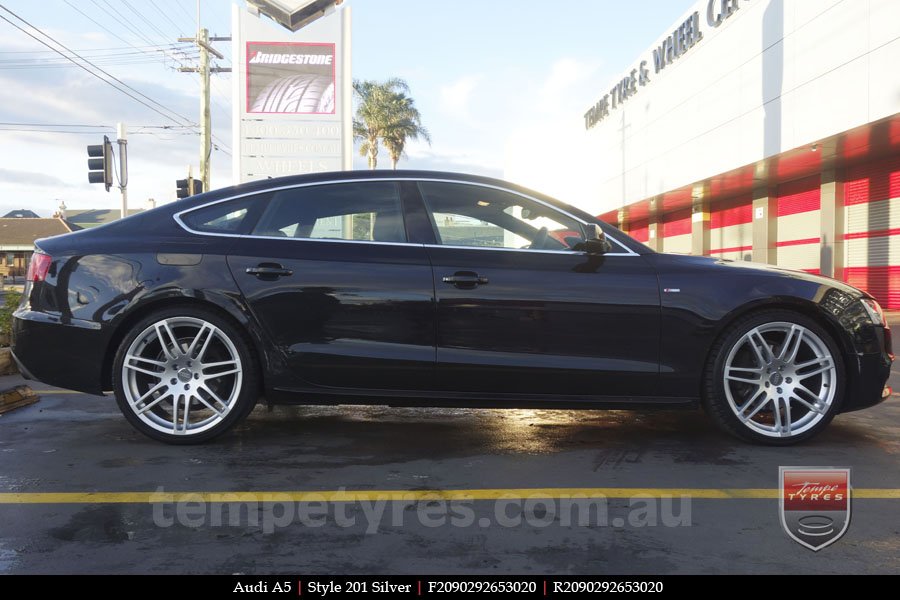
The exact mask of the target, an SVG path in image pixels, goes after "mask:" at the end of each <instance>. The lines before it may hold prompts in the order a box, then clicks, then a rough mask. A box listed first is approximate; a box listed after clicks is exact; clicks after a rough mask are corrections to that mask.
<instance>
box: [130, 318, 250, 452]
mask: <svg viewBox="0 0 900 600" xmlns="http://www.w3.org/2000/svg"><path fill="white" fill-rule="evenodd" d="M258 377H259V376H258V372H257V367H256V364H255V361H254V359H253V354H252V351H251V348H250V344H249V343H248V342H247V340H246V339H245V337H244V335H243V334H242V332H241V331H240V330H239V329H238V328H237V327H235V326H234V325H232V324H231V322H230V321H228V320H227V319H224V318H222V317H221V316H220V315H218V314H217V313H215V312H214V311H211V310H206V309H203V308H198V307H189V306H181V307H171V308H167V309H164V310H160V311H158V312H155V313H153V314H151V315H149V316H147V317H146V318H145V319H142V320H141V321H139V322H138V323H136V324H135V325H134V326H133V327H132V328H131V330H130V331H129V332H128V333H127V334H126V335H125V338H124V339H123V340H122V343H121V344H120V345H119V348H118V351H117V352H116V357H115V361H114V363H113V389H114V390H115V394H116V403H117V404H118V405H119V409H120V410H121V411H122V414H124V415H125V418H126V419H128V422H129V423H131V424H132V425H133V426H134V427H135V429H137V430H138V431H140V432H141V433H143V434H144V435H147V436H148V437H151V438H153V439H155V440H159V441H162V442H166V443H169V444H198V443H202V442H206V441H208V440H210V439H212V438H214V437H216V436H218V435H221V434H222V433H224V432H226V431H228V430H229V429H230V428H231V427H233V426H234V425H235V424H236V423H237V422H239V421H240V420H241V419H243V418H244V417H246V416H247V415H248V414H249V413H250V411H251V410H253V407H254V406H255V405H256V401H257V398H258V396H259V379H258Z"/></svg>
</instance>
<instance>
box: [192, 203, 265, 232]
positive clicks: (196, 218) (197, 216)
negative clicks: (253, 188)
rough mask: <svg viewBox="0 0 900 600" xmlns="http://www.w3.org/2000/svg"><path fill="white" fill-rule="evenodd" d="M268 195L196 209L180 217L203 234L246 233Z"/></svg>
mask: <svg viewBox="0 0 900 600" xmlns="http://www.w3.org/2000/svg"><path fill="white" fill-rule="evenodd" d="M267 196H268V195H267V194H264V195H258V196H247V197H246V198H238V199H237V200H231V201H230V202H221V203H219V204H213V205H212V206H207V207H205V208H198V209H197V210H193V211H191V212H189V213H185V214H183V215H182V216H181V220H182V221H183V222H184V224H185V225H187V226H188V227H189V228H190V229H193V230H194V231H202V232H205V233H232V234H242V233H246V232H247V231H248V230H249V228H250V227H251V226H252V225H253V222H254V221H255V220H256V217H257V216H258V215H259V212H260V211H261V210H262V208H263V206H264V205H265V202H266V197H267Z"/></svg>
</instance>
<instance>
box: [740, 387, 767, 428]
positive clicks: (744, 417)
mask: <svg viewBox="0 0 900 600" xmlns="http://www.w3.org/2000/svg"><path fill="white" fill-rule="evenodd" d="M768 402H769V398H768V396H767V395H766V393H765V391H763V390H759V391H757V392H756V393H755V394H753V396H752V397H751V398H750V399H749V400H747V402H745V403H744V405H743V406H741V407H740V408H738V409H737V412H738V418H739V419H740V420H741V421H744V422H747V421H749V420H750V419H752V418H753V417H755V416H756V413H758V412H759V411H760V410H762V408H763V407H764V406H765V405H766V404H768ZM751 406H755V408H754V409H753V410H752V411H751V412H750V414H744V413H746V412H747V409H748V408H750V407H751Z"/></svg>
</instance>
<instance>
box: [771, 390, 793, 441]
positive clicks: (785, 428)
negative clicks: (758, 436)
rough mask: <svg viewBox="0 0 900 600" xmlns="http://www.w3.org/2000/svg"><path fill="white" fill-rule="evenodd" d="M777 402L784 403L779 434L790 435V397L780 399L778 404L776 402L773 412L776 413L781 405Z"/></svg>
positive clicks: (779, 410)
mask: <svg viewBox="0 0 900 600" xmlns="http://www.w3.org/2000/svg"><path fill="white" fill-rule="evenodd" d="M779 404H781V405H784V420H783V421H782V425H781V435H783V436H789V435H791V424H792V422H791V400H790V398H785V399H780V400H779V402H778V404H776V405H775V406H776V410H775V413H776V414H778V413H780V412H781V407H780V406H778V405H779Z"/></svg>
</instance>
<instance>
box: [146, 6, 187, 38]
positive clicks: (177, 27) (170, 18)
mask: <svg viewBox="0 0 900 600" xmlns="http://www.w3.org/2000/svg"><path fill="white" fill-rule="evenodd" d="M150 4H151V5H153V8H155V9H156V12H158V13H159V14H161V15H162V16H163V17H164V18H165V19H166V20H167V21H168V22H169V23H171V24H172V25H173V26H174V27H175V31H176V32H178V33H179V34H180V33H181V25H179V24H178V23H176V22H175V21H173V20H172V17H170V16H169V15H167V14H166V13H165V11H163V10H162V9H161V8H160V7H159V5H158V4H157V3H156V0H150Z"/></svg>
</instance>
